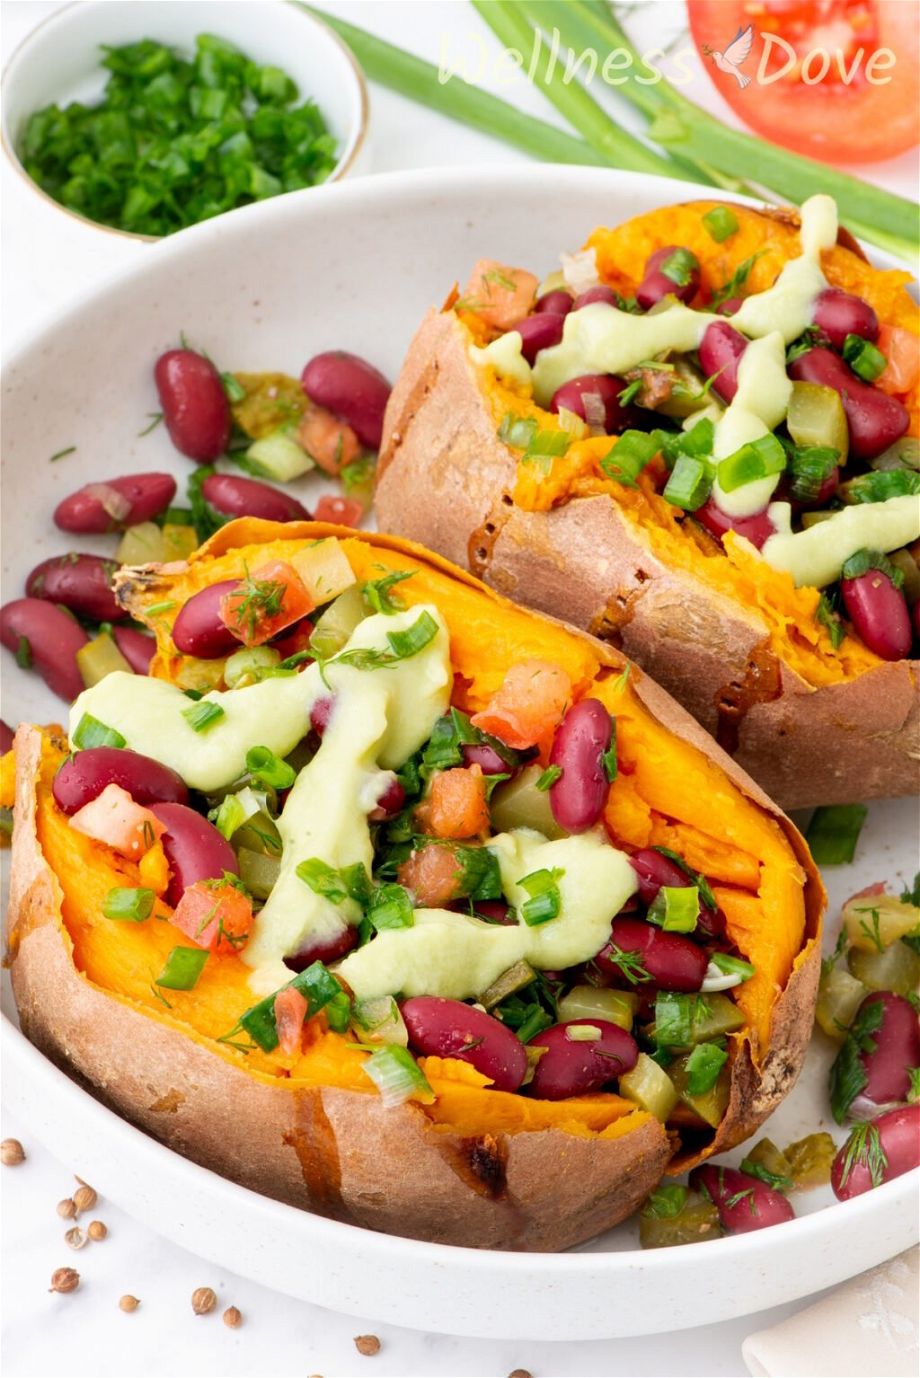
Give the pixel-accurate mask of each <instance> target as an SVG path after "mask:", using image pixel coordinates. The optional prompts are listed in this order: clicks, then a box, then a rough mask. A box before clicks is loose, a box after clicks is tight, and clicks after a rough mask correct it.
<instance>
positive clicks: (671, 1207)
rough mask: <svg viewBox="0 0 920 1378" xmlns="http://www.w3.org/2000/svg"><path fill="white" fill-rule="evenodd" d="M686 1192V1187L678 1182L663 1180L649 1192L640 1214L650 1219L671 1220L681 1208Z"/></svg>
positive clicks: (684, 1201) (678, 1213)
mask: <svg viewBox="0 0 920 1378" xmlns="http://www.w3.org/2000/svg"><path fill="white" fill-rule="evenodd" d="M687 1194H688V1193H687V1188H686V1187H682V1186H681V1185H680V1183H679V1182H664V1183H662V1185H661V1186H657V1187H656V1188H655V1190H654V1191H653V1192H651V1193H650V1195H649V1196H648V1198H647V1200H646V1202H645V1205H644V1206H643V1207H642V1214H643V1215H644V1216H646V1217H647V1218H648V1219H650V1220H672V1219H673V1218H674V1216H675V1215H680V1213H681V1211H682V1210H683V1208H684V1206H685V1204H686V1201H687Z"/></svg>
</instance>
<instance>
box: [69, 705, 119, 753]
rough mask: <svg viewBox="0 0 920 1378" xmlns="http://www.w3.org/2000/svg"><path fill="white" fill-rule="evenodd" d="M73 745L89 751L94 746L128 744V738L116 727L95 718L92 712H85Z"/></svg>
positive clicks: (78, 724)
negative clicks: (108, 725)
mask: <svg viewBox="0 0 920 1378" xmlns="http://www.w3.org/2000/svg"><path fill="white" fill-rule="evenodd" d="M73 745H74V746H75V747H76V748H77V750H78V751H89V750H90V749H91V748H92V747H94V746H117V747H122V746H126V745H127V742H126V739H125V738H124V737H123V736H122V735H121V733H120V732H116V730H115V728H114V727H107V726H106V725H105V723H104V722H100V721H99V719H98V718H94V717H93V715H92V713H84V714H83V716H82V718H81V719H80V721H79V722H78V723H77V730H76V731H75V732H74V734H73Z"/></svg>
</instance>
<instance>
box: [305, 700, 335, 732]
mask: <svg viewBox="0 0 920 1378" xmlns="http://www.w3.org/2000/svg"><path fill="white" fill-rule="evenodd" d="M334 707H335V699H334V698H333V697H332V695H331V694H325V695H324V696H323V697H322V698H321V699H317V700H316V702H315V703H314V705H313V707H312V708H311V709H310V726H311V727H312V728H313V731H314V732H315V733H316V735H317V737H321V736H322V735H323V733H324V732H325V731H326V728H327V727H328V726H329V719H330V718H331V717H332V710H333V708H334Z"/></svg>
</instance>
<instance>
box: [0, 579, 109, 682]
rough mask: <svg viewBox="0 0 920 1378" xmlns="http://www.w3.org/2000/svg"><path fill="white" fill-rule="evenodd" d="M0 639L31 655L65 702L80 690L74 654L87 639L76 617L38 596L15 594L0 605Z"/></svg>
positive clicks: (13, 648)
mask: <svg viewBox="0 0 920 1378" xmlns="http://www.w3.org/2000/svg"><path fill="white" fill-rule="evenodd" d="M0 641H2V642H3V645H4V646H6V647H7V648H8V649H9V650H11V651H16V652H19V651H20V650H22V652H23V654H24V655H26V656H27V657H30V658H31V664H32V665H34V667H35V669H36V670H37V671H38V673H39V674H40V675H41V677H42V679H43V680H44V681H45V683H46V684H47V686H48V688H49V689H50V690H51V691H52V692H53V693H55V694H57V695H59V697H60V698H62V699H66V700H67V701H68V702H69V701H70V700H71V699H75V698H76V697H77V695H78V694H82V692H83V679H82V676H81V675H80V671H79V670H78V669H77V661H76V654H77V651H79V650H80V648H81V646H85V645H86V643H87V642H88V641H89V637H88V636H87V635H86V632H85V631H84V630H83V628H82V627H81V626H80V624H79V622H78V621H77V620H76V618H75V617H72V616H71V614H70V613H69V612H65V611H64V609H63V608H59V607H57V606H56V605H55V604H54V603H46V602H45V601H44V600H43V599H41V598H17V599H15V600H14V601H13V602H12V603H7V604H6V605H5V606H4V607H2V608H0Z"/></svg>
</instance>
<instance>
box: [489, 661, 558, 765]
mask: <svg viewBox="0 0 920 1378" xmlns="http://www.w3.org/2000/svg"><path fill="white" fill-rule="evenodd" d="M571 694H572V685H571V682H570V680H569V677H568V675H567V674H566V673H565V671H564V670H562V669H560V667H559V666H558V665H551V664H550V663H549V662H548V661H545V660H522V661H521V662H520V663H519V664H518V665H512V667H511V669H510V670H509V671H508V673H507V674H506V675H505V678H504V680H503V681H502V685H501V688H500V689H499V690H498V691H497V692H496V693H494V694H493V695H492V697H491V699H490V700H489V702H488V704H487V705H486V707H485V708H484V709H483V710H482V712H481V713H474V714H473V717H472V723H473V726H474V727H478V728H479V729H480V730H481V731H482V732H488V733H490V734H491V735H492V736H493V737H498V738H499V740H500V741H503V742H504V743H505V744H506V746H511V747H514V748H515V750H518V751H520V750H523V749H525V748H526V747H529V746H538V747H539V748H540V750H541V751H548V750H549V747H550V745H551V744H552V740H553V734H554V732H555V731H556V728H557V727H558V725H559V723H560V721H561V719H562V714H563V712H564V710H565V706H566V704H567V703H568V701H569V699H570V698H571Z"/></svg>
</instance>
